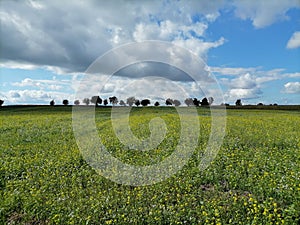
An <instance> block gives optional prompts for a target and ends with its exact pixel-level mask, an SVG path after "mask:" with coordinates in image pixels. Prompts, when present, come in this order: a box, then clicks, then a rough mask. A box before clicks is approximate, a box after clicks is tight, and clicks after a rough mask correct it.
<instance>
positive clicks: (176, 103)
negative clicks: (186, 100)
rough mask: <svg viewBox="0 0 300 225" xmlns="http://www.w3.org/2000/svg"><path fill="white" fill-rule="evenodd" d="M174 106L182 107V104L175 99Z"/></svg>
mask: <svg viewBox="0 0 300 225" xmlns="http://www.w3.org/2000/svg"><path fill="white" fill-rule="evenodd" d="M173 104H174V105H175V106H180V105H181V102H180V101H179V100H177V99H174V100H173Z"/></svg>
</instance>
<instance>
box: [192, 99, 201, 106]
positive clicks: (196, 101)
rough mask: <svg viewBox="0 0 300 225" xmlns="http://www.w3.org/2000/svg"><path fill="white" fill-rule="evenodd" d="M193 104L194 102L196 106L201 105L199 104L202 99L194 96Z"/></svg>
mask: <svg viewBox="0 0 300 225" xmlns="http://www.w3.org/2000/svg"><path fill="white" fill-rule="evenodd" d="M193 104H194V105H195V106H199V105H200V101H199V100H198V99H197V98H194V99H193Z"/></svg>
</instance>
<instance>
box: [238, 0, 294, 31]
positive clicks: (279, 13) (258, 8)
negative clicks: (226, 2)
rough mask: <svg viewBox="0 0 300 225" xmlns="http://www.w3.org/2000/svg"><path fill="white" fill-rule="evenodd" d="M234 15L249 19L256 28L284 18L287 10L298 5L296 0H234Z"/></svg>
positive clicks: (286, 17)
mask: <svg viewBox="0 0 300 225" xmlns="http://www.w3.org/2000/svg"><path fill="white" fill-rule="evenodd" d="M233 5H234V7H235V15H236V16H237V17H239V18H241V19H244V20H245V19H250V20H251V21H252V24H253V26H254V27H256V28H263V27H266V26H269V25H271V24H273V23H274V22H276V21H278V20H286V19H288V16H287V15H286V13H287V11H288V10H289V9H290V8H293V7H298V8H299V7H300V3H299V1H298V0H285V1H282V0H273V1H252V0H244V1H239V0H235V1H234V3H233Z"/></svg>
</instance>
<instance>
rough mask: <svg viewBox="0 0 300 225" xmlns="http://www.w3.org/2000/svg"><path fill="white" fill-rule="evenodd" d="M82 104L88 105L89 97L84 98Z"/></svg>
mask: <svg viewBox="0 0 300 225" xmlns="http://www.w3.org/2000/svg"><path fill="white" fill-rule="evenodd" d="M82 102H83V103H84V104H86V105H89V104H90V99H89V98H85V99H83V101H82Z"/></svg>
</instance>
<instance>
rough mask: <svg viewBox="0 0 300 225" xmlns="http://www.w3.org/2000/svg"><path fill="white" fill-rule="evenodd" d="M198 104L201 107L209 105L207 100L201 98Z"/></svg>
mask: <svg viewBox="0 0 300 225" xmlns="http://www.w3.org/2000/svg"><path fill="white" fill-rule="evenodd" d="M200 104H201V106H206V105H209V103H208V100H207V98H203V99H202V101H201V103H200Z"/></svg>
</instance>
